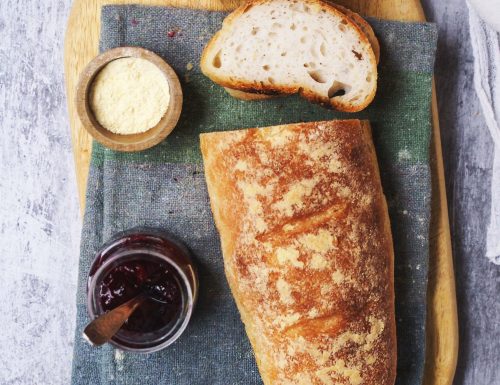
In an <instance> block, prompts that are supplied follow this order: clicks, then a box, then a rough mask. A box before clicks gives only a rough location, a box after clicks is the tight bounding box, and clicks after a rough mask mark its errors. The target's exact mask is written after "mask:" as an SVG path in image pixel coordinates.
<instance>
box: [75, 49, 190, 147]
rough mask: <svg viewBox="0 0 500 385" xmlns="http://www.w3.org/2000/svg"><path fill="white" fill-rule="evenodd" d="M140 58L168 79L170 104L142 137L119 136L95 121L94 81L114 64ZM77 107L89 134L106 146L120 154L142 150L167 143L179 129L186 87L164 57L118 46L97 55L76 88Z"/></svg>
mask: <svg viewBox="0 0 500 385" xmlns="http://www.w3.org/2000/svg"><path fill="white" fill-rule="evenodd" d="M126 57H137V58H141V59H145V60H148V61H149V62H151V63H153V64H154V65H155V66H156V67H157V68H158V69H159V70H160V71H161V72H162V73H163V74H164V75H165V77H166V78H167V81H168V85H169V88H170V90H169V91H170V101H169V105H168V108H167V111H166V112H165V114H164V115H163V117H162V118H161V119H160V121H159V122H158V124H157V125H156V126H154V127H152V128H150V129H149V130H147V131H145V132H142V133H138V134H128V135H122V134H115V133H113V132H111V131H109V130H107V129H106V128H105V127H103V126H102V125H101V124H100V123H99V122H98V121H97V119H96V118H95V116H94V113H93V111H92V108H91V107H90V104H89V93H90V88H91V87H92V83H93V81H94V78H95V77H96V75H97V74H98V73H99V71H100V70H101V69H102V68H104V67H105V66H106V65H107V64H109V63H110V62H112V61H114V60H117V59H121V58H126ZM76 108H77V112H78V116H79V117H80V120H81V122H82V124H83V126H84V127H85V129H86V130H87V132H88V133H89V134H90V135H91V136H92V137H93V138H94V139H95V140H97V141H98V142H99V143H101V144H102V145H104V146H106V147H108V148H110V149H112V150H116V151H126V152H133V151H142V150H145V149H148V148H151V147H153V146H155V145H157V144H158V143H160V142H161V141H163V140H164V139H165V138H166V137H167V136H168V135H169V134H170V133H171V132H172V130H173V129H174V128H175V126H176V125H177V122H178V121H179V118H180V114H181V110H182V88H181V84H180V81H179V78H178V77H177V75H176V73H175V71H174V70H173V69H172V67H171V66H170V65H169V64H168V63H167V62H166V61H165V60H163V59H162V58H161V57H160V56H158V55H157V54H155V53H154V52H151V51H149V50H147V49H144V48H141V47H118V48H113V49H110V50H108V51H106V52H103V53H102V54H100V55H98V56H96V57H95V58H94V59H93V60H91V61H90V63H89V64H88V65H87V67H86V68H85V69H84V70H83V72H82V73H81V75H80V79H79V81H78V85H77V89H76Z"/></svg>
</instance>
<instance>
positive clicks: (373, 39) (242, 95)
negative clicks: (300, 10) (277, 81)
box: [225, 2, 380, 100]
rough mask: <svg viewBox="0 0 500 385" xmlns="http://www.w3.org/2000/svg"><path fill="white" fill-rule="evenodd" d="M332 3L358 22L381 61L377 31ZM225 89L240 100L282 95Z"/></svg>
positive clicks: (361, 18) (358, 16) (356, 15)
mask: <svg viewBox="0 0 500 385" xmlns="http://www.w3.org/2000/svg"><path fill="white" fill-rule="evenodd" d="M330 4H331V5H332V6H334V7H335V8H337V9H338V10H339V11H342V13H343V14H344V15H346V16H347V17H349V18H350V19H351V20H352V21H353V22H354V23H356V25H357V26H358V27H359V29H361V31H363V33H364V34H365V35H366V37H367V39H368V41H369V42H370V44H371V46H372V49H373V53H374V54H375V59H376V60H377V64H378V63H379V61H380V44H379V42H378V39H377V36H376V35H375V32H374V31H373V28H372V26H371V25H370V24H369V23H368V22H367V21H366V20H365V19H364V18H363V17H362V16H361V15H359V14H358V13H356V12H354V11H352V10H350V9H349V8H346V7H344V6H342V5H339V4H335V3H333V2H330ZM225 90H226V91H227V93H228V94H229V95H231V96H232V97H233V98H236V99H240V100H264V99H270V98H274V97H276V96H280V95H266V94H256V93H252V92H244V91H239V90H233V89H231V88H227V87H225Z"/></svg>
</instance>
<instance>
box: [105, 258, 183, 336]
mask: <svg viewBox="0 0 500 385" xmlns="http://www.w3.org/2000/svg"><path fill="white" fill-rule="evenodd" d="M134 257H135V258H137V260H135V261H132V262H125V263H123V264H120V265H117V266H116V267H114V268H113V270H111V271H110V272H109V273H108V274H107V275H106V276H105V277H104V279H103V280H102V283H101V285H100V288H99V298H100V301H101V306H102V309H103V310H104V311H109V310H112V309H114V308H116V307H118V306H120V305H121V304H123V303H125V302H127V301H128V300H130V299H132V298H134V297H135V296H137V295H138V294H141V293H143V292H146V293H147V295H148V297H149V298H148V299H147V300H146V301H145V302H143V303H142V304H141V305H140V306H139V307H138V308H137V309H136V310H135V312H134V313H133V314H132V315H131V316H130V318H129V319H128V320H127V321H126V322H125V324H124V325H123V326H122V329H124V330H128V331H132V332H141V333H150V332H153V331H156V330H159V329H161V328H162V327H164V326H166V325H168V324H170V323H172V322H175V320H176V319H177V318H178V317H179V315H180V312H181V311H182V292H181V287H180V277H179V274H178V273H177V271H176V270H175V268H174V267H173V266H170V265H168V264H167V263H163V262H161V261H160V260H158V261H155V260H151V259H148V256H147V255H145V256H144V258H141V255H140V254H138V255H136V256H134ZM102 262H104V261H102Z"/></svg>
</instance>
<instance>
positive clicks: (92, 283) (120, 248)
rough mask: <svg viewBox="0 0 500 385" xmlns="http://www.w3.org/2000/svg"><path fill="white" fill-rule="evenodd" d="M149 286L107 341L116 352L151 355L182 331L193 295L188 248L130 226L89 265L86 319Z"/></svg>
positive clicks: (161, 234) (156, 232)
mask: <svg viewBox="0 0 500 385" xmlns="http://www.w3.org/2000/svg"><path fill="white" fill-rule="evenodd" d="M146 287H147V288H148V290H151V287H154V295H152V296H151V297H150V298H148V299H146V300H145V301H144V302H143V303H142V304H141V305H140V306H139V307H138V308H137V309H136V310H135V311H134V313H133V314H132V315H131V316H130V317H129V319H128V320H127V321H126V322H125V324H124V325H123V326H122V327H121V329H120V330H119V331H118V332H117V333H116V334H115V335H114V337H113V338H112V339H111V341H110V343H111V344H112V345H114V346H116V347H118V348H120V349H122V350H127V351H137V352H154V351H157V350H160V349H163V348H165V347H167V346H168V345H170V344H172V343H173V342H174V341H175V340H177V339H178V338H179V337H180V335H181V334H182V333H183V332H184V330H185V329H186V327H187V325H188V323H189V320H190V318H191V315H192V313H193V309H194V305H195V303H196V298H197V294H198V277H197V273H196V268H195V266H194V264H193V261H192V259H191V256H190V254H189V251H188V249H187V248H186V247H185V246H184V245H182V244H181V243H180V242H179V241H177V240H175V239H174V238H173V237H172V236H170V235H169V234H168V233H166V232H164V231H162V230H158V229H153V228H135V229H131V230H128V231H125V232H122V233H119V234H117V235H116V236H114V237H113V238H112V239H111V240H110V241H109V242H107V243H106V244H105V245H103V246H102V247H101V249H100V250H99V251H98V252H97V255H96V257H95V259H94V262H93V263H92V266H91V268H90V272H89V279H88V286H87V309H88V312H89V315H90V317H91V319H94V318H96V317H98V316H99V315H101V314H104V313H106V312H108V311H110V310H112V309H114V308H115V307H117V306H120V305H121V304H123V303H125V302H127V301H128V300H130V299H132V298H134V297H135V296H137V295H138V294H141V293H143V292H144V291H145V288H146Z"/></svg>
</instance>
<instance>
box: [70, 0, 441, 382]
mask: <svg viewBox="0 0 500 385" xmlns="http://www.w3.org/2000/svg"><path fill="white" fill-rule="evenodd" d="M225 15H226V14H225V13H221V12H208V11H199V10H187V9H173V8H163V7H140V6H106V7H104V8H103V10H102V19H101V21H102V31H101V46H100V49H101V51H105V50H108V49H110V48H114V47H118V46H126V45H128V46H141V47H144V48H147V49H149V50H152V51H154V52H156V53H157V54H159V55H160V56H162V57H163V58H164V59H165V60H167V62H169V63H170V64H171V65H172V66H173V68H174V69H175V71H176V72H177V74H178V75H179V78H180V79H181V82H182V87H183V91H184V108H183V112H182V116H181V119H180V122H179V124H178V126H177V127H176V129H175V130H174V131H173V133H172V134H171V135H170V136H169V137H168V138H167V139H166V140H165V141H164V142H163V143H161V144H160V145H158V146H156V147H154V148H152V149H150V150H147V151H144V152H140V153H118V152H114V151H111V150H108V149H106V148H103V147H102V146H101V145H99V144H97V143H94V146H93V152H92V160H91V167H90V175H89V180H88V187H87V197H86V202H87V203H86V205H87V206H86V211H85V219H84V227H83V232H82V243H81V257H80V273H79V284H78V298H77V306H78V315H77V328H76V337H75V338H76V340H75V348H74V360H73V376H72V384H74V385H88V384H92V385H98V384H120V385H121V384H131V385H132V384H133V385H136V384H140V385H158V384H168V385H237V384H241V385H257V384H262V381H261V379H260V376H259V374H258V371H257V368H256V364H255V359H254V357H253V353H252V350H251V348H250V344H249V342H248V340H247V337H246V334H245V331H244V328H243V325H242V323H241V321H240V317H239V314H238V312H237V310H236V307H235V304H234V301H233V298H232V296H231V294H230V291H229V287H228V285H227V282H226V279H225V276H224V272H223V262H222V255H221V251H220V245H219V236H218V234H217V232H216V230H215V227H214V223H213V219H212V215H211V212H210V207H209V200H208V195H207V191H206V186H205V180H204V175H203V165H202V163H201V154H200V150H199V138H198V135H199V134H200V133H201V132H210V131H220V130H232V129H238V128H247V127H258V126H268V125H275V124H283V123H292V122H300V121H313V120H327V119H336V118H360V119H369V120H370V122H371V124H372V128H373V135H374V141H375V145H376V149H377V155H378V160H379V164H380V170H381V175H382V182H383V187H384V192H385V194H386V196H387V199H388V204H389V211H390V216H391V222H392V231H393V236H394V242H395V245H394V247H395V254H396V261H395V264H396V266H395V269H396V271H395V286H396V314H397V315H396V320H397V333H398V379H397V384H400V385H403V384H408V385H417V384H421V383H422V378H423V368H424V358H425V318H426V290H427V270H428V257H429V219H430V199H431V181H430V170H429V146H430V144H429V141H430V134H431V111H430V102H431V85H432V70H433V64H434V55H435V49H436V39H437V32H436V27H435V26H434V25H432V24H428V23H400V22H389V21H380V20H374V19H370V23H371V24H372V25H373V27H374V30H375V32H376V34H377V36H378V38H379V40H380V43H381V60H380V63H381V64H380V66H379V87H378V91H377V96H376V98H375V101H374V102H373V103H372V104H371V105H370V107H369V108H367V109H366V110H364V111H362V112H360V113H357V114H344V113H338V112H334V111H330V110H327V109H325V108H322V107H320V106H317V105H313V104H310V103H308V102H306V101H304V100H302V99H301V98H299V97H296V96H292V97H286V98H276V99H272V100H266V101H258V102H243V101H239V100H236V99H233V98H231V97H230V96H229V95H227V94H226V93H225V92H224V90H223V89H222V88H221V87H219V86H217V85H216V84H213V83H212V82H211V81H210V80H209V79H207V78H206V77H204V76H203V75H202V74H201V72H200V69H199V58H200V54H201V51H202V49H203V47H204V45H205V44H206V42H207V41H208V39H209V38H210V37H211V36H212V35H213V33H214V32H215V31H217V30H218V29H219V28H220V27H221V23H222V20H223V19H224V17H225ZM139 225H148V226H156V227H161V228H164V229H166V230H168V231H169V232H171V233H172V234H174V235H175V236H176V237H178V238H179V239H180V240H182V241H183V242H184V243H185V244H186V245H188V246H189V248H190V249H191V251H192V253H193V254H194V256H195V259H196V262H197V264H198V266H199V273H200V297H199V302H198V306H197V308H196V311H195V314H194V317H193V319H192V322H191V323H190V325H189V326H188V328H187V330H186V332H185V334H183V336H182V337H181V338H180V339H179V340H178V341H177V342H176V343H174V344H173V345H172V346H170V347H169V348H167V349H165V350H163V351H160V352H157V353H153V354H148V355H142V354H137V353H135V354H134V353H124V352H121V351H118V350H115V349H114V348H112V347H111V346H109V345H107V346H103V347H100V348H94V347H91V346H89V345H88V344H87V343H86V342H84V341H83V339H82V337H81V334H82V330H83V328H84V326H85V324H86V323H87V322H89V318H88V315H87V311H86V307H85V303H86V278H87V274H88V271H89V267H90V263H91V262H92V260H93V258H94V255H95V253H96V251H97V249H98V248H99V246H100V245H101V244H102V243H103V242H105V241H106V240H108V239H109V238H110V237H111V236H112V235H113V234H115V233H116V232H118V231H121V230H125V229H128V228H132V227H135V226H139ZM367 381H369V380H368V379H367ZM366 383H369V382H366Z"/></svg>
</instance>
